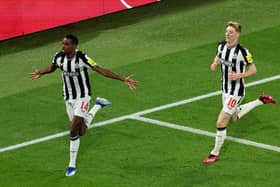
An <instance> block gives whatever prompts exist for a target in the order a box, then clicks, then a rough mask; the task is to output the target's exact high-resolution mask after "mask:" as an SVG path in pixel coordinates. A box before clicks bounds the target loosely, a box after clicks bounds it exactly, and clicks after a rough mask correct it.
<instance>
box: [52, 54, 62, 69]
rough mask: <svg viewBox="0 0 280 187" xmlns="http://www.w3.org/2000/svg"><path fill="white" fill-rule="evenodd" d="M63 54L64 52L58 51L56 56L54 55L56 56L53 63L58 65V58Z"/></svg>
mask: <svg viewBox="0 0 280 187" xmlns="http://www.w3.org/2000/svg"><path fill="white" fill-rule="evenodd" d="M62 54H63V52H57V53H56V54H55V56H54V58H53V60H52V65H54V66H56V67H58V62H57V60H58V58H59V57H60V56H62Z"/></svg>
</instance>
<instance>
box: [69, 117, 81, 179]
mask: <svg viewBox="0 0 280 187" xmlns="http://www.w3.org/2000/svg"><path fill="white" fill-rule="evenodd" d="M83 121H84V119H83V118H82V117H80V116H74V117H73V120H72V123H71V129H70V161H69V165H68V169H67V172H66V176H73V175H75V173H76V160H77V156H78V151H79V147H80V129H81V126H82V123H83Z"/></svg>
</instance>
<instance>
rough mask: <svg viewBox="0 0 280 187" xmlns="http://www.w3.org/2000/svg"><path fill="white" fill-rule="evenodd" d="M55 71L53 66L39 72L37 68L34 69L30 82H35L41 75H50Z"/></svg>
mask: <svg viewBox="0 0 280 187" xmlns="http://www.w3.org/2000/svg"><path fill="white" fill-rule="evenodd" d="M56 69H57V67H56V66H55V65H53V64H51V65H49V66H48V67H46V68H45V69H43V70H39V69H37V68H35V69H34V70H33V72H32V73H31V79H32V80H36V79H39V78H40V77H41V76H42V75H45V74H48V73H52V72H54V71H55V70H56Z"/></svg>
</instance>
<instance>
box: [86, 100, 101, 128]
mask: <svg viewBox="0 0 280 187" xmlns="http://www.w3.org/2000/svg"><path fill="white" fill-rule="evenodd" d="M101 108H102V107H101V106H100V105H96V104H95V105H94V106H93V107H92V109H90V111H89V112H88V115H87V117H86V119H85V123H86V126H87V127H89V126H90V125H91V122H92V120H93V118H94V117H95V115H96V113H97V112H98V111H99V110H100V109H101Z"/></svg>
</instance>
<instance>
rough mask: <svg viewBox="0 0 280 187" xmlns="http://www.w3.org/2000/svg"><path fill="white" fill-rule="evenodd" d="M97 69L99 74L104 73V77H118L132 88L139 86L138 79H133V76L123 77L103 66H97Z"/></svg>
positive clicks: (117, 78)
mask: <svg viewBox="0 0 280 187" xmlns="http://www.w3.org/2000/svg"><path fill="white" fill-rule="evenodd" d="M95 71H96V72H98V73H99V74H101V75H103V76H104V77H108V78H111V79H116V80H120V81H122V82H124V83H125V84H126V85H127V86H128V87H129V88H130V89H135V88H136V86H137V81H135V80H133V79H132V76H128V77H123V76H121V75H118V74H116V73H114V72H112V71H110V70H108V69H105V68H102V67H100V66H96V67H95Z"/></svg>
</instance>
